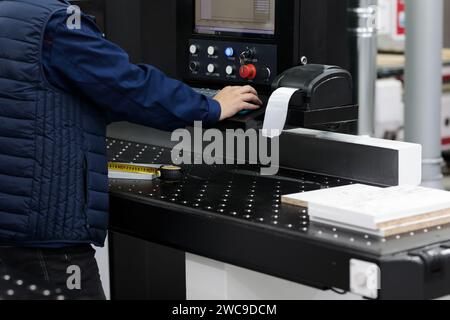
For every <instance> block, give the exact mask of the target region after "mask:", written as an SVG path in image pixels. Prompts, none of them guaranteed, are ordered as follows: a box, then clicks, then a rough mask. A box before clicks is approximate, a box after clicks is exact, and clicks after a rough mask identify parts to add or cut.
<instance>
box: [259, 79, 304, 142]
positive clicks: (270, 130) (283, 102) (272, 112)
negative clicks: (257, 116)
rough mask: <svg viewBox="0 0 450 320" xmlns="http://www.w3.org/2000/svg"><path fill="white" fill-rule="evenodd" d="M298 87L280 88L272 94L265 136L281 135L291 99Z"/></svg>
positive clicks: (267, 110)
mask: <svg viewBox="0 0 450 320" xmlns="http://www.w3.org/2000/svg"><path fill="white" fill-rule="evenodd" d="M297 90H298V89H295V88H279V89H277V90H275V91H274V92H273V93H272V95H271V96H270V99H269V103H268V104H267V109H266V116H265V118H264V126H263V130H262V135H263V137H266V138H275V137H279V136H280V135H281V133H282V132H283V130H284V127H285V125H286V120H287V115H288V110H289V101H290V100H291V98H292V96H293V95H294V93H295V92H296V91H297Z"/></svg>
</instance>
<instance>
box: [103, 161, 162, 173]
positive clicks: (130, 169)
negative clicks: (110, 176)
mask: <svg viewBox="0 0 450 320" xmlns="http://www.w3.org/2000/svg"><path fill="white" fill-rule="evenodd" d="M108 170H111V171H117V172H123V173H139V174H156V175H159V171H160V169H159V168H156V167H150V166H149V167H147V166H142V165H137V164H128V163H118V162H109V163H108Z"/></svg>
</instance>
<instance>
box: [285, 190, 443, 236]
mask: <svg viewBox="0 0 450 320" xmlns="http://www.w3.org/2000/svg"><path fill="white" fill-rule="evenodd" d="M282 202H283V203H285V204H289V205H294V206H299V207H305V208H308V211H309V216H310V219H311V221H315V222H319V223H325V224H329V225H333V226H335V227H342V228H346V229H351V230H354V231H358V232H363V233H368V234H372V235H376V236H380V237H389V236H394V235H400V234H403V233H408V232H414V231H417V230H424V229H428V228H432V227H437V226H443V225H446V224H450V192H445V191H440V190H434V189H427V188H422V187H392V188H378V187H372V186H367V185H361V184H353V185H349V186H344V187H337V188H331V189H324V190H318V191H312V192H305V193H299V194H293V195H287V196H283V198H282Z"/></svg>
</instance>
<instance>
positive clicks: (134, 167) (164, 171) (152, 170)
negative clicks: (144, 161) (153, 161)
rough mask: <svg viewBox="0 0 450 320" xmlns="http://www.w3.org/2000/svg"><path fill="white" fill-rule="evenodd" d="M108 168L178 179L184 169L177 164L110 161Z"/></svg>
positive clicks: (166, 178)
mask: <svg viewBox="0 0 450 320" xmlns="http://www.w3.org/2000/svg"><path fill="white" fill-rule="evenodd" d="M108 170H109V171H115V172H120V173H131V174H148V175H155V176H157V177H159V178H161V179H163V180H168V181H176V180H179V179H180V178H181V177H182V173H181V171H182V169H181V168H180V167H177V166H172V165H167V166H157V165H139V164H132V163H119V162H109V163H108Z"/></svg>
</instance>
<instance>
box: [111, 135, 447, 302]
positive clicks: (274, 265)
mask: <svg viewBox="0 0 450 320" xmlns="http://www.w3.org/2000/svg"><path fill="white" fill-rule="evenodd" d="M170 152H171V150H169V149H165V148H160V147H156V146H151V145H145V144H136V143H133V142H127V141H121V140H113V139H110V140H109V141H108V153H109V158H110V160H112V161H119V162H135V163H153V164H168V163H171V156H170ZM259 169H260V168H259V167H256V166H246V165H242V166H239V165H236V166H226V165H223V166H220V165H211V166H207V165H197V166H196V165H192V166H184V167H183V174H184V177H183V179H182V180H180V181H179V182H175V183H170V182H164V181H160V180H155V181H151V182H148V181H147V182H142V181H124V180H122V181H119V180H112V181H110V190H111V230H112V231H115V232H119V233H122V234H127V235H130V236H133V237H136V238H139V239H143V240H146V241H150V242H154V243H158V244H162V245H166V246H169V247H172V248H176V249H178V250H182V251H185V252H190V253H193V254H198V255H201V256H204V257H207V258H211V259H214V260H218V261H222V262H226V263H230V264H233V265H237V266H240V267H244V268H247V269H251V270H255V271H259V272H263V273H266V274H269V275H273V276H276V277H280V278H283V279H287V280H291V281H294V282H298V283H301V284H306V285H310V286H313V287H317V288H320V289H329V288H338V289H341V290H344V291H349V289H350V288H349V280H350V279H349V277H350V275H349V263H350V260H351V259H360V260H363V261H368V262H372V263H376V264H377V265H378V266H379V267H380V269H381V272H382V277H381V290H380V294H379V297H380V298H381V299H395V298H417V299H422V298H437V297H441V296H444V295H447V294H450V274H449V273H450V258H449V257H450V250H449V249H450V242H449V241H450V228H449V227H448V226H439V227H437V228H433V229H429V230H421V231H420V232H416V233H411V234H407V235H403V236H397V237H392V238H386V239H381V238H376V237H373V236H370V235H365V234H358V233H354V232H350V231H347V230H340V229H338V228H333V227H331V226H326V225H321V224H316V223H313V222H310V221H309V218H308V213H307V210H306V209H304V208H296V207H291V206H286V205H282V204H281V196H282V195H283V194H290V193H296V192H302V191H311V190H317V189H321V188H329V187H335V186H340V185H346V184H350V183H356V182H357V181H346V180H342V179H338V178H333V177H327V176H321V175H316V174H312V173H307V172H301V171H297V170H290V169H281V170H280V172H279V174H278V175H277V176H275V177H264V176H261V175H260V174H259Z"/></svg>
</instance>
